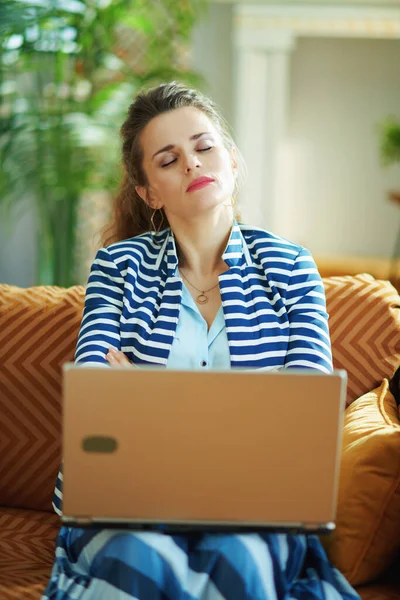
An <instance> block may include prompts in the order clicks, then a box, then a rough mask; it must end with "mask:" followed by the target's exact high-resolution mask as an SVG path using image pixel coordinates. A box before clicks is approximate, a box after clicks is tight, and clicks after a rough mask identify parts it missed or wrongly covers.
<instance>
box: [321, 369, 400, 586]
mask: <svg viewBox="0 0 400 600" xmlns="http://www.w3.org/2000/svg"><path fill="white" fill-rule="evenodd" d="M399 515H400V421H399V417H398V412H397V405H396V402H395V400H394V398H393V396H392V394H391V393H390V391H389V382H388V381H387V380H386V379H385V380H384V381H383V382H382V384H381V386H380V387H379V388H377V389H375V390H374V391H372V392H370V393H368V394H365V395H364V396H362V397H361V398H359V399H358V400H356V401H355V402H353V403H352V404H351V405H350V406H349V407H348V408H347V409H346V412H345V415H344V429H343V445H342V457H341V471H340V481H339V495H338V508H337V517H336V531H335V532H334V533H333V534H332V535H331V536H330V538H328V540H327V541H326V548H327V551H328V555H329V558H330V559H331V560H332V562H333V563H334V564H335V566H336V567H337V568H338V569H339V570H340V571H342V573H343V574H344V575H345V577H346V578H347V579H348V580H349V582H350V583H351V584H353V585H361V584H364V583H368V582H370V581H373V580H374V579H376V578H377V577H379V576H380V575H381V574H382V573H383V572H384V571H385V570H386V569H387V568H388V566H389V565H390V564H391V563H392V562H393V561H394V559H395V558H396V556H397V553H398V551H399V550H400V519H399Z"/></svg>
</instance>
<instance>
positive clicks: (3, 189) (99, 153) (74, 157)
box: [0, 0, 206, 286]
mask: <svg viewBox="0 0 400 600" xmlns="http://www.w3.org/2000/svg"><path fill="white" fill-rule="evenodd" d="M0 1H1V0H0ZM3 5H4V10H3ZM205 6H206V0H185V2H177V1H176V0H109V1H108V2H107V1H104V2H97V1H95V0H85V1H82V0H74V1H73V2H68V3H64V2H61V0H47V2H43V0H37V2H35V0H29V3H28V2H24V0H16V1H14V2H12V3H11V2H4V1H3V2H2V9H1V10H2V20H1V24H0V204H2V205H3V206H2V208H3V210H5V211H6V212H8V214H9V215H10V214H11V212H10V210H9V209H10V208H11V207H14V206H15V205H16V204H18V203H19V202H20V200H21V199H22V198H27V197H28V199H29V201H31V202H32V203H33V205H34V210H35V215H36V219H37V224H38V227H37V229H38V240H37V254H38V260H37V264H38V268H37V276H36V281H37V283H38V284H52V285H61V286H69V285H73V284H74V283H76V276H75V269H74V260H75V255H76V252H75V250H76V232H77V219H78V208H79V203H80V201H81V198H82V195H83V194H84V193H85V192H86V191H87V190H90V189H92V190H93V189H97V190H102V191H107V190H108V191H112V190H113V188H114V186H115V184H116V182H117V180H118V176H119V173H118V152H117V149H116V147H115V144H116V142H118V127H119V124H120V123H121V122H122V119H123V117H122V115H123V114H124V112H125V111H126V108H127V106H128V104H129V102H130V99H131V98H132V97H133V95H134V93H135V91H136V90H137V89H138V88H140V87H142V86H145V85H153V84H156V83H158V82H160V81H163V80H167V79H172V78H174V79H179V80H182V81H185V82H187V83H191V84H193V85H201V83H202V80H201V78H200V77H198V76H197V75H196V74H195V73H193V72H192V71H191V70H190V69H188V67H187V65H186V63H185V53H184V51H185V48H186V46H187V44H188V43H189V38H190V34H191V31H192V28H193V26H194V24H195V22H196V20H197V19H198V18H199V15H201V14H202V13H203V9H204V8H205Z"/></svg>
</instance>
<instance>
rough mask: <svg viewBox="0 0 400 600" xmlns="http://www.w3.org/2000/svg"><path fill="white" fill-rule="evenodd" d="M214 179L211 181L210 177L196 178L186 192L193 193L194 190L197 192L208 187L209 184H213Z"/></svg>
mask: <svg viewBox="0 0 400 600" xmlns="http://www.w3.org/2000/svg"><path fill="white" fill-rule="evenodd" d="M213 181H214V179H212V178H211V177H198V178H197V179H194V180H193V181H192V183H191V184H190V185H189V186H188V188H187V190H186V191H187V192H194V191H195V190H198V189H200V188H202V187H205V186H206V185H209V184H210V183H213Z"/></svg>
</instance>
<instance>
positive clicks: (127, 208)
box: [102, 82, 241, 246]
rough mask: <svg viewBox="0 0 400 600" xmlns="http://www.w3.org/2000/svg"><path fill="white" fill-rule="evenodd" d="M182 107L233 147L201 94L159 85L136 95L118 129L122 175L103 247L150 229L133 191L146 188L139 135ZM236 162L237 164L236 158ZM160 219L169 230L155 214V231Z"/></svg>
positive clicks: (223, 125) (214, 110)
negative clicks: (192, 110)
mask: <svg viewBox="0 0 400 600" xmlns="http://www.w3.org/2000/svg"><path fill="white" fill-rule="evenodd" d="M186 106H190V107H194V108H197V109H199V110H201V111H202V112H203V113H205V114H206V115H207V117H208V118H209V119H210V121H211V122H212V123H213V124H214V126H215V127H216V128H217V130H218V132H219V133H220V135H221V136H222V139H223V141H224V143H225V145H226V147H227V148H229V149H230V148H232V147H233V146H234V142H233V140H232V137H231V135H230V134H229V130H228V126H227V124H226V123H225V121H224V119H223V118H222V116H221V115H220V113H219V111H218V110H217V108H216V106H215V104H214V103H213V102H212V101H211V100H210V99H209V98H207V97H206V96H204V95H203V94H202V93H200V92H198V91H196V90H193V89H189V88H187V87H185V86H184V85H182V84H180V83H176V82H171V83H163V84H161V85H159V86H157V87H154V88H152V89H150V90H147V91H142V92H140V93H139V94H138V95H137V97H136V99H135V100H134V102H133V103H132V104H131V105H130V107H129V109H128V117H127V119H126V120H125V122H124V124H123V125H122V127H121V137H122V165H123V172H124V174H123V178H122V182H121V185H120V189H119V192H118V194H117V196H116V197H115V199H114V203H113V209H112V217H111V222H110V223H109V224H108V225H107V227H106V228H105V229H104V231H103V232H102V245H103V246H108V245H110V244H112V243H114V242H118V241H120V240H124V239H127V238H131V237H133V236H136V235H139V234H141V233H145V232H148V231H151V230H152V229H153V225H152V222H151V216H152V213H153V211H152V209H151V208H150V207H149V206H148V205H147V204H146V202H144V201H143V200H142V198H141V197H140V196H139V195H138V193H137V192H136V190H135V186H146V185H148V182H147V178H146V173H145V172H144V169H143V150H142V148H141V145H140V134H141V133H142V131H143V129H144V128H145V127H146V125H147V124H148V123H149V122H150V121H151V120H152V119H154V117H157V116H158V115H160V114H162V113H165V112H169V111H170V110H175V109H177V108H182V107H186ZM238 158H239V161H240V160H241V157H240V155H239V156H238ZM162 217H163V218H164V220H163V224H162V226H163V227H168V226H169V223H168V220H167V218H166V215H165V214H162V213H161V211H160V210H158V211H156V213H155V215H154V219H153V221H154V226H155V227H156V228H158V227H159V225H160V223H161V218H162Z"/></svg>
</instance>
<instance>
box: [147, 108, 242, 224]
mask: <svg viewBox="0 0 400 600" xmlns="http://www.w3.org/2000/svg"><path fill="white" fill-rule="evenodd" d="M140 141H141V145H142V149H143V167H144V170H145V173H146V176H147V181H148V184H149V186H148V188H147V187H137V188H136V190H137V192H138V194H139V195H140V196H141V198H143V200H145V201H146V202H147V203H148V204H149V205H150V206H151V207H152V208H153V209H157V208H163V209H164V211H165V214H166V215H167V218H168V220H171V217H172V220H173V218H174V217H178V218H181V219H185V220H190V219H191V218H193V217H198V216H201V215H202V214H204V213H205V212H207V211H210V210H215V209H218V208H219V207H221V208H222V207H224V205H227V206H229V207H230V205H231V198H232V194H233V190H234V185H235V172H236V164H235V161H234V156H233V152H229V151H228V150H227V149H226V147H225V145H224V143H223V140H222V137H221V135H220V134H219V133H218V131H217V129H216V128H215V126H214V125H213V124H212V122H211V121H210V120H209V118H208V117H207V116H206V115H205V114H204V113H203V112H202V111H200V110H198V109H197V108H193V107H184V108H178V109H176V110H172V111H170V112H167V113H163V114H161V115H158V116H157V117H155V118H154V119H152V120H151V121H150V123H148V125H146V127H145V128H144V130H143V132H142V134H141V137H140ZM225 210H226V208H225Z"/></svg>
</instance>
